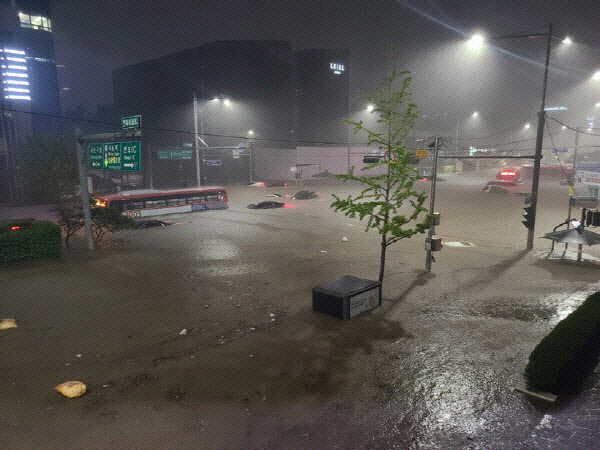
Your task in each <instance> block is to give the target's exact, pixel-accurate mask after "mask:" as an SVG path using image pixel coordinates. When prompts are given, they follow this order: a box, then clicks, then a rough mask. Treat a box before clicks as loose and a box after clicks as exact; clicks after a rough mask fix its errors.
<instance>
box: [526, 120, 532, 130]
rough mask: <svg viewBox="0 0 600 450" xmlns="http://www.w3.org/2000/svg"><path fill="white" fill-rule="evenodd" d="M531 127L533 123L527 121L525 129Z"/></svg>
mask: <svg viewBox="0 0 600 450" xmlns="http://www.w3.org/2000/svg"><path fill="white" fill-rule="evenodd" d="M529 128H531V124H530V123H529V122H527V123H526V124H525V129H526V130H529Z"/></svg>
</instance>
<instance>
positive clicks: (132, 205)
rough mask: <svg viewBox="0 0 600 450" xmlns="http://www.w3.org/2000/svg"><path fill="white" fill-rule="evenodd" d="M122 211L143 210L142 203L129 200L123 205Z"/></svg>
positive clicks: (141, 201)
mask: <svg viewBox="0 0 600 450" xmlns="http://www.w3.org/2000/svg"><path fill="white" fill-rule="evenodd" d="M123 209H125V210H132V209H144V201H143V200H129V201H126V202H125V203H124V204H123Z"/></svg>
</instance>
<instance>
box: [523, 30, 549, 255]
mask: <svg viewBox="0 0 600 450" xmlns="http://www.w3.org/2000/svg"><path fill="white" fill-rule="evenodd" d="M551 44H552V24H550V25H549V26H548V44H547V46H546V63H545V64H544V87H543V90H542V105H541V108H540V112H539V113H538V128H537V137H536V140H535V158H534V160H533V179H532V181H531V211H532V216H533V217H532V223H531V227H530V228H529V229H528V231H527V250H531V249H533V234H534V231H535V219H536V216H537V198H538V190H539V184H540V166H541V160H542V145H543V142H544V124H545V119H546V112H545V108H546V87H547V85H548V67H549V65H550V47H551Z"/></svg>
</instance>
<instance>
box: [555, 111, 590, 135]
mask: <svg viewBox="0 0 600 450" xmlns="http://www.w3.org/2000/svg"><path fill="white" fill-rule="evenodd" d="M547 117H548V119H550V120H553V121H555V122H556V123H558V124H560V125H562V126H563V127H567V128H568V129H569V130H572V131H578V132H579V133H581V134H587V135H589V136H600V134H595V133H590V132H587V131H582V130H581V129H579V128H574V127H572V126H569V125H566V124H564V123H562V122H561V121H560V120H558V119H555V118H554V117H551V116H547Z"/></svg>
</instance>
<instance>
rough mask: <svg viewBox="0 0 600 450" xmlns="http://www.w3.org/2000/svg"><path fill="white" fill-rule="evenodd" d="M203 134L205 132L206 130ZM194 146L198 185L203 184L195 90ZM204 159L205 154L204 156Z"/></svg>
mask: <svg viewBox="0 0 600 450" xmlns="http://www.w3.org/2000/svg"><path fill="white" fill-rule="evenodd" d="M202 131H203V134H204V130H202ZM194 148H195V149H196V184H197V185H198V187H200V186H201V185H202V178H200V148H199V147H198V99H197V98H196V93H195V92H194ZM202 159H203V160H204V156H203V157H202Z"/></svg>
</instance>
